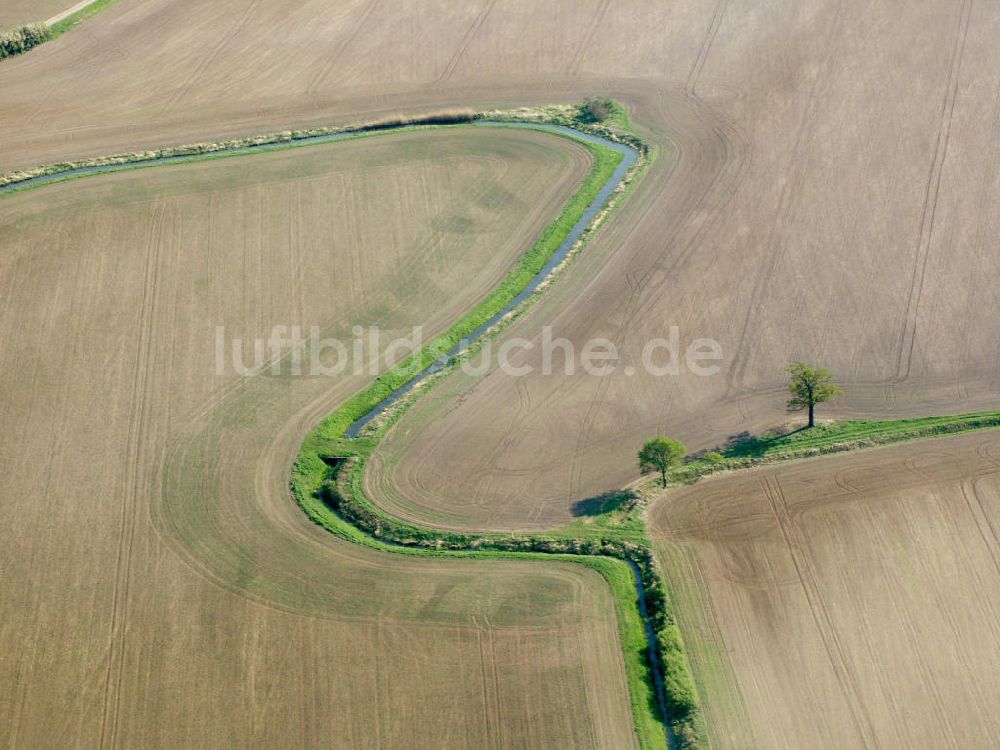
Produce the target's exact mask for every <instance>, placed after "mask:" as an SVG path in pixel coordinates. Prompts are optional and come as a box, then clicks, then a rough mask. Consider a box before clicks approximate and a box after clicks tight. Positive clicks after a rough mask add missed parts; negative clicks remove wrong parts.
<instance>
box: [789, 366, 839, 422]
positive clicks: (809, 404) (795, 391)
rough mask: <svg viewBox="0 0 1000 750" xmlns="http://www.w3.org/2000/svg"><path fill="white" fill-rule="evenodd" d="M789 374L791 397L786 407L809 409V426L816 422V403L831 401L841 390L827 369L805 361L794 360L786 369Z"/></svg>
mask: <svg viewBox="0 0 1000 750" xmlns="http://www.w3.org/2000/svg"><path fill="white" fill-rule="evenodd" d="M786 372H787V373H788V374H789V375H790V376H791V378H792V379H791V382H789V384H788V390H789V392H790V393H791V394H792V397H791V398H790V399H789V400H788V408H789V409H790V410H791V411H801V410H802V409H808V410H809V426H810V427H812V426H814V425H815V424H816V417H815V413H816V404H822V403H824V402H826V401H831V400H833V399H835V398H837V396H839V395H841V394H842V393H843V391H842V390H841V389H840V387H839V386H838V385H837V384H836V383H834V382H833V375H831V374H830V371H829V370H824V369H823V368H821V367H820V368H817V367H812V366H810V365H807V364H806V363H805V362H795V363H794V364H791V365H789V366H788V368H787V369H786Z"/></svg>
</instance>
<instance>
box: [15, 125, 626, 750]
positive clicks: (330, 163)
mask: <svg viewBox="0 0 1000 750" xmlns="http://www.w3.org/2000/svg"><path fill="white" fill-rule="evenodd" d="M589 164H590V157H589V154H588V153H587V152H586V151H585V150H583V149H582V148H580V147H578V146H575V145H573V144H571V143H569V142H567V141H564V140H563V139H560V138H556V137H553V136H550V135H543V134H540V133H531V132H517V133H513V132H509V131H479V130H477V131H471V130H460V131H448V132H444V131H434V132H426V133H410V134H399V135H383V136H378V137H375V138H367V139H362V140H358V141H353V142H344V143H337V144H330V145H325V146H310V147H307V148H301V149H294V150H289V151H282V152H277V153H271V154H262V155H253V156H248V157H239V158H231V159H222V160H212V161H205V162H200V163H196V164H189V165H177V166H163V167H157V168H154V169H146V170H139V171H133V172H126V173H121V174H116V175H101V176H97V177H92V178H87V179H83V180H75V181H71V182H68V183H63V184H61V185H56V186H50V187H44V188H40V189H37V190H33V191H29V192H26V193H23V194H18V195H12V196H2V197H0V248H2V250H0V290H2V295H0V300H2V303H0V339H2V341H3V342H4V343H3V347H2V348H0V373H2V387H0V415H2V424H3V430H2V431H0V467H2V474H3V476H4V481H3V490H2V494H0V497H2V509H3V515H4V517H5V518H6V519H7V521H6V522H5V523H4V524H2V527H0V569H2V571H3V576H2V581H0V591H2V595H0V643H2V644H3V648H2V649H0V745H2V746H4V747H81V748H84V747H85V748H93V747H222V746H239V747H250V746H257V747H342V748H351V749H352V750H353V749H354V748H365V747H369V748H379V747H408V748H409V747H414V748H416V747H424V748H431V747H434V748H438V747H499V746H517V747H535V748H549V747H554V746H572V747H592V748H598V747H630V746H633V745H634V742H635V739H634V735H633V732H632V719H631V714H630V710H629V704H628V693H627V689H626V685H625V681H624V674H623V666H622V658H621V652H620V647H619V646H618V640H617V635H616V630H615V627H616V626H615V617H614V603H613V602H612V600H611V598H610V593H609V592H608V590H607V587H606V585H605V584H604V582H603V581H602V579H601V578H600V576H599V575H598V574H596V573H594V572H592V571H588V570H586V569H583V568H580V567H578V566H568V565H563V564H555V565H541V564H532V563H525V562H502V561H501V562H498V561H484V562H477V561H455V560H435V561H432V560H427V559H423V558H421V559H407V558H405V557H400V556H395V555H387V554H382V553H376V552H373V551H370V550H366V549H363V548H360V547H356V546H354V545H351V544H348V543H347V542H342V541H340V540H338V539H336V538H334V537H332V536H331V535H330V534H328V533H326V532H324V531H321V530H319V529H318V528H317V527H314V526H312V525H311V524H310V523H309V522H308V520H307V519H306V518H305V516H304V515H303V514H302V513H301V512H300V510H299V509H298V508H297V507H296V506H295V504H294V502H293V501H292V499H291V497H290V495H289V492H288V485H287V482H288V472H289V467H290V466H291V461H292V460H293V458H294V456H295V453H296V451H297V449H298V446H299V444H300V442H301V440H302V438H303V436H304V434H305V433H306V431H307V430H308V429H309V428H310V426H311V425H312V424H314V423H315V421H316V420H317V419H319V418H320V417H322V416H323V415H324V414H326V413H327V412H329V411H330V410H331V409H332V408H333V407H334V405H336V404H337V403H339V402H341V401H343V400H344V399H345V398H346V397H347V396H349V395H350V394H351V393H352V392H354V391H355V390H357V389H358V388H360V387H361V386H363V385H364V384H365V383H366V382H367V380H368V377H367V376H353V375H345V376H343V377H341V378H338V379H331V378H327V377H321V376H320V377H290V376H289V375H288V373H287V372H285V373H284V374H282V375H271V374H267V373H265V374H264V375H260V376H256V377H251V378H240V377H237V376H236V375H234V374H233V372H232V369H231V368H228V367H227V370H226V375H225V376H221V377H220V376H218V375H217V374H216V363H215V355H214V339H215V336H214V328H215V326H218V325H224V326H226V328H227V336H229V337H242V338H244V339H246V340H248V341H251V340H252V339H254V338H257V337H267V336H268V335H269V333H270V329H271V326H273V325H275V324H286V325H289V326H292V325H300V326H303V327H304V328H305V329H308V327H309V326H310V325H314V324H315V325H319V326H321V327H322V328H323V330H324V335H333V334H336V333H341V332H342V330H341V329H343V328H347V327H349V325H348V322H351V323H361V324H369V323H372V324H373V323H378V324H380V325H381V326H382V328H383V330H384V331H385V332H387V333H390V332H393V331H406V332H407V333H408V332H409V330H410V326H412V325H414V324H415V323H420V322H423V323H424V324H425V325H426V326H427V335H432V334H433V332H434V331H440V330H441V329H442V328H443V327H444V326H446V325H448V324H449V323H450V322H451V321H452V320H454V319H455V318H456V317H457V316H458V315H459V314H460V313H461V312H462V311H464V310H465V309H467V308H469V307H471V306H472V305H473V304H474V303H475V301H476V300H477V299H478V298H479V297H481V296H482V295H483V294H484V292H485V290H486V289H489V288H491V287H492V286H493V285H495V284H496V283H497V280H498V278H500V277H501V276H502V275H503V273H504V272H505V271H506V270H507V269H508V268H509V267H510V265H511V264H512V263H513V262H514V260H515V259H516V258H517V256H518V255H519V254H520V253H522V252H523V251H524V250H525V248H526V246H527V245H528V244H529V243H530V241H531V238H532V237H533V236H534V235H535V234H537V233H538V232H539V231H540V228H541V227H542V226H544V224H546V223H547V222H548V221H549V220H551V217H552V216H553V215H555V214H556V213H557V212H558V208H559V206H560V205H561V203H562V202H564V201H565V200H566V199H567V197H568V196H569V195H570V194H571V193H572V191H573V190H574V189H575V187H576V186H577V185H578V184H579V181H580V180H581V179H582V177H583V175H584V174H585V173H586V171H587V170H588V168H589ZM248 361H249V360H248Z"/></svg>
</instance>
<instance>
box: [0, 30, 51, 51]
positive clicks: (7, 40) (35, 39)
mask: <svg viewBox="0 0 1000 750" xmlns="http://www.w3.org/2000/svg"><path fill="white" fill-rule="evenodd" d="M51 38H52V30H51V29H50V28H49V27H48V26H46V25H45V24H44V23H29V24H26V25H24V26H18V27H17V28H16V29H11V30H10V31H4V32H3V33H0V60H4V59H6V58H8V57H13V56H14V55H20V54H22V53H24V52H27V51H28V50H30V49H33V48H34V47H37V46H38V45H39V44H42V43H43V42H47V41H48V40H49V39H51Z"/></svg>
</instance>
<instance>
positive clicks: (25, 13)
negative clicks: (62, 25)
mask: <svg viewBox="0 0 1000 750" xmlns="http://www.w3.org/2000/svg"><path fill="white" fill-rule="evenodd" d="M75 4H76V3H75V2H74V0H0V31H3V30H5V29H8V28H12V27H14V26H20V25H22V24H26V23H39V22H41V21H45V20H46V19H49V18H52V16H54V15H56V14H57V13H61V12H62V11H64V10H66V9H67V8H69V7H71V6H73V5H75Z"/></svg>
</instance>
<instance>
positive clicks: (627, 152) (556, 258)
mask: <svg viewBox="0 0 1000 750" xmlns="http://www.w3.org/2000/svg"><path fill="white" fill-rule="evenodd" d="M474 125H475V126H476V127H501V128H529V129H532V130H548V131H550V132H553V133H558V134H560V135H564V136H568V137H570V138H573V139H575V140H578V141H585V142H588V143H596V144H598V145H601V146H604V147H606V148H610V149H613V150H615V151H617V152H618V153H619V154H621V157H622V159H621V161H620V162H619V163H618V166H617V168H615V171H614V172H612V173H611V176H610V177H609V178H608V179H607V181H606V182H605V183H604V184H603V185H602V186H601V189H600V191H599V192H598V193H597V196H596V197H595V198H594V200H593V201H592V202H591V203H590V205H589V206H587V208H586V209H585V210H584V212H583V214H582V215H581V216H580V218H579V220H578V221H577V222H576V224H574V225H573V228H572V229H570V231H569V234H567V235H566V238H565V239H564V240H563V242H562V244H561V245H559V247H558V248H557V249H556V251H555V252H554V253H553V254H552V257H551V258H549V260H548V262H547V263H546V264H545V265H544V266H543V267H542V268H541V270H539V271H538V273H536V274H535V275H534V276H533V277H532V279H531V281H529V282H528V284H527V286H525V287H524V289H522V290H521V292H520V293H519V294H518V295H517V296H516V297H514V299H512V300H511V301H510V302H508V303H507V304H506V305H504V307H503V309H501V310H500V311H499V312H498V313H497V314H496V315H494V316H493V317H492V318H490V319H489V320H487V321H486V322H485V323H483V324H482V325H481V326H479V327H478V328H476V329H475V330H474V331H472V332H471V333H470V334H469V335H468V336H466V337H465V338H463V339H462V340H461V341H460V342H458V344H456V345H455V346H454V347H452V348H451V349H449V350H448V351H447V352H445V353H444V354H443V355H441V357H440V358H438V359H437V360H436V361H435V362H433V363H432V364H430V365H429V366H428V367H427V368H426V369H424V370H422V371H421V372H420V373H418V374H417V375H416V377H414V378H413V379H412V380H410V381H408V382H407V383H405V384H404V385H402V386H400V387H399V388H397V389H396V390H395V391H393V392H392V393H391V394H389V395H388V396H386V397H385V398H384V399H382V400H381V401H380V402H378V403H377V404H375V406H373V407H372V409H371V410H370V411H369V412H368V413H367V414H365V415H364V416H362V417H359V418H358V419H357V420H356V421H355V422H354V423H353V424H352V425H351V426H350V427H348V428H347V437H348V438H356V437H357V436H358V435H360V434H361V431H362V430H363V429H364V428H365V426H366V425H367V424H368V423H369V422H371V421H372V420H373V419H375V418H376V417H378V416H379V415H380V414H382V413H383V412H384V411H385V410H386V409H388V408H389V407H390V406H392V405H393V404H394V403H396V402H397V401H398V400H399V399H400V398H401V397H402V396H404V395H406V394H407V393H408V392H409V391H411V390H413V388H414V387H415V386H416V385H417V384H418V383H420V382H421V381H423V380H425V379H426V378H428V377H430V376H431V375H434V374H435V373H437V372H440V371H441V370H442V369H444V368H445V367H446V366H447V365H448V363H449V361H450V360H451V359H452V358H453V357H454V356H456V355H457V354H458V353H459V352H461V351H463V350H464V349H467V348H468V347H469V345H470V344H473V343H475V342H476V341H477V340H478V339H479V338H481V337H482V335H483V334H484V333H486V331H488V330H489V329H490V328H492V327H493V326H494V325H496V323H497V322H498V321H500V320H501V319H502V318H503V317H504V316H506V315H507V314H508V313H510V312H511V310H514V309H515V308H516V307H518V305H520V304H521V303H522V302H524V300H526V299H527V298H528V297H530V296H531V295H532V294H534V293H535V291H536V290H537V289H538V287H539V286H541V285H542V282H544V281H545V280H546V279H547V278H548V277H549V275H550V274H551V273H552V271H553V270H554V269H555V268H556V267H557V266H558V265H559V264H560V263H562V262H563V260H565V258H566V256H567V255H568V254H569V251H570V250H571V249H572V248H573V245H575V244H576V241H577V240H578V239H580V236H581V235H582V234H583V233H584V231H585V230H586V229H587V227H588V226H589V225H590V222H591V221H593V220H594V217H595V216H597V214H598V212H600V211H601V209H603V208H604V206H606V205H607V203H608V200H610V198H611V194H612V193H614V191H615V188H617V187H618V184H619V183H620V182H621V181H622V180H623V179H624V178H625V175H626V174H627V173H628V171H629V170H630V169H631V168H632V165H633V164H635V161H636V159H638V158H639V154H638V152H637V151H636V150H635V149H633V148H631V147H630V146H625V145H623V144H621V143H615V142H614V141H611V140H608V139H607V138H601V137H600V136H596V135H591V134H590V133H583V132H580V131H579V130H574V129H573V128H569V127H566V126H564V125H551V124H549V123H537V124H536V123H520V122H493V121H491V120H482V121H479V122H476V123H474Z"/></svg>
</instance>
